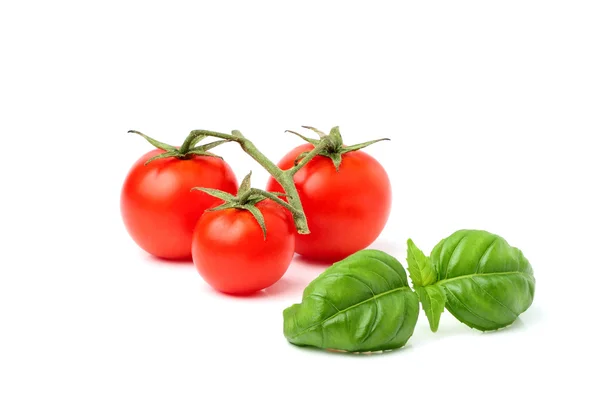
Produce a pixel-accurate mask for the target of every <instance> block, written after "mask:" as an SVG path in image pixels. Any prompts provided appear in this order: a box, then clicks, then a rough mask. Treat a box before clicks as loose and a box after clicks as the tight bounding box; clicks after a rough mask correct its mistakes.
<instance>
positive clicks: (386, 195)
mask: <svg viewBox="0 0 600 394" xmlns="http://www.w3.org/2000/svg"><path fill="white" fill-rule="evenodd" d="M312 149H313V145H311V144H305V145H301V146H299V147H297V148H295V149H293V150H292V151H291V152H289V153H288V154H287V155H285V156H284V157H283V158H282V159H281V161H280V162H279V163H278V166H279V167H280V168H281V169H288V168H291V167H292V166H294V160H295V159H296V158H297V157H298V155H300V154H301V153H303V152H308V151H310V150H312ZM294 183H295V184H296V188H297V189H298V194H299V195H300V201H301V202H302V207H303V208H304V213H305V214H306V219H307V222H308V227H309V229H310V234H305V235H302V234H296V252H297V253H299V254H301V255H303V256H305V257H308V258H310V259H316V260H322V261H330V262H333V261H337V260H341V259H343V258H345V257H347V256H349V255H351V254H352V253H355V252H357V251H359V250H361V249H364V248H366V247H367V246H369V245H370V244H371V243H372V242H373V241H375V239H376V238H377V237H378V236H379V234H380V233H381V231H382V230H383V228H384V226H385V224H386V222H387V219H388V216H389V214H390V209H391V202H392V191H391V185H390V180H389V178H388V176H387V173H386V172H385V170H384V168H383V167H382V166H381V164H379V162H378V161H377V160H375V159H374V158H373V157H372V156H370V155H368V154H367V153H364V152H362V151H353V152H348V153H344V154H343V156H342V163H341V165H340V167H339V171H336V169H335V166H334V164H333V162H332V160H331V159H330V158H328V157H324V156H316V157H315V158H314V159H312V160H311V161H310V162H309V163H308V164H307V165H306V166H305V167H303V168H302V169H301V170H300V171H298V172H297V173H296V174H295V175H294ZM267 190H268V191H276V192H283V188H282V187H281V185H279V183H278V182H277V181H276V180H275V179H273V178H270V179H269V182H268V184H267Z"/></svg>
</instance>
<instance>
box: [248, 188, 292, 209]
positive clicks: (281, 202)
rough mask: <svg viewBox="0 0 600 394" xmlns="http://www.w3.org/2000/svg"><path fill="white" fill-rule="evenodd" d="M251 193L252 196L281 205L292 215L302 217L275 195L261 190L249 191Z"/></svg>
mask: <svg viewBox="0 0 600 394" xmlns="http://www.w3.org/2000/svg"><path fill="white" fill-rule="evenodd" d="M251 193H252V194H255V195H256V194H259V195H261V196H263V197H266V198H268V199H269V200H272V201H274V202H276V203H277V204H279V205H281V206H282V207H284V208H285V209H287V210H288V211H290V212H291V213H292V215H302V214H303V213H302V212H300V211H298V210H297V209H296V208H294V207H293V206H291V205H290V204H288V203H287V202H285V201H283V200H282V199H281V198H279V197H277V195H275V194H273V193H271V192H268V191H266V190H262V189H254V188H252V189H251Z"/></svg>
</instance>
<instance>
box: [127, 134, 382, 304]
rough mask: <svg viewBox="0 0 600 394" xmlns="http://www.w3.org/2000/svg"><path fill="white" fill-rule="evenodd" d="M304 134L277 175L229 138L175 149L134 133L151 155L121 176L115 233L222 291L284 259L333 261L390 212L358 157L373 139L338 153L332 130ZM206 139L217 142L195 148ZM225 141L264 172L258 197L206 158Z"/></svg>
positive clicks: (256, 278)
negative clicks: (190, 266)
mask: <svg viewBox="0 0 600 394" xmlns="http://www.w3.org/2000/svg"><path fill="white" fill-rule="evenodd" d="M313 130H315V131H316V132H317V133H318V135H319V136H320V139H319V140H313V139H309V138H305V137H303V138H304V139H305V140H306V141H308V142H309V143H308V144H304V145H301V146H298V147H297V148H295V149H293V150H292V151H290V152H289V153H287V154H286V155H284V157H283V158H282V159H281V161H280V162H279V163H278V165H277V166H278V168H279V169H280V171H276V168H275V167H274V165H272V163H270V162H269V163H265V162H264V161H265V160H268V159H266V158H265V157H264V155H262V154H260V153H258V151H257V150H256V148H255V147H254V145H253V144H252V143H251V142H250V141H249V140H247V139H246V138H245V137H243V136H242V135H241V133H239V132H236V131H234V132H232V134H231V135H229V134H221V133H216V132H208V131H201V130H199V131H193V132H192V133H190V135H189V136H188V138H187V139H186V141H185V142H184V143H183V144H182V145H181V147H179V148H178V147H174V146H171V145H167V144H163V143H160V142H158V141H156V140H154V139H152V138H150V137H147V136H145V135H143V134H141V133H139V132H136V133H137V134H140V135H142V136H143V137H144V138H145V139H146V140H148V141H149V142H150V143H151V144H152V145H154V146H155V147H156V148H157V149H155V150H152V151H150V152H148V153H147V154H145V155H143V156H142V157H141V158H140V159H139V160H138V161H137V162H136V163H135V164H134V165H133V167H132V168H131V170H130V171H129V174H128V175H127V177H126V179H125V182H124V184H123V189H122V193H121V214H122V217H123V221H124V223H125V227H126V228H127V230H128V232H129V234H130V235H131V237H132V238H133V240H134V241H135V242H136V243H137V244H138V245H139V246H140V247H141V248H142V249H144V250H145V251H146V252H148V253H150V254H152V255H154V256H157V257H160V258H164V259H184V260H185V259H190V258H192V259H193V262H194V265H195V266H196V269H197V270H198V272H199V274H200V275H201V276H202V277H203V278H204V279H205V281H206V282H207V283H208V284H210V285H211V286H212V287H213V288H215V289H216V290H219V291H221V292H224V293H230V294H248V293H252V292H256V291H259V290H262V289H264V288H266V287H269V286H271V285H272V284H274V283H275V282H276V281H278V280H279V279H280V278H281V277H282V276H283V275H284V273H285V272H286V270H287V269H288V267H289V265H290V262H291V260H292V257H293V255H294V252H297V253H298V254H301V255H303V256H305V257H307V258H309V259H313V260H320V261H326V262H333V261H337V260H340V259H343V258H345V257H347V256H348V255H350V254H352V253H354V252H356V251H358V250H361V249H363V248H365V247H367V246H368V245H369V244H371V243H372V242H373V241H374V240H375V239H376V238H377V237H378V236H379V234H380V233H381V231H382V230H383V228H384V226H385V223H386V221H387V218H388V216H389V213H390V208H391V186H390V181H389V179H388V176H387V174H386V171H385V170H384V168H383V167H382V166H381V164H379V162H378V161H377V160H375V159H374V158H373V157H371V156H370V155H368V154H366V153H364V152H362V151H359V149H361V148H363V147H365V146H368V145H370V144H371V143H373V142H376V141H371V142H369V143H364V144H358V145H353V146H346V145H344V144H343V142H342V139H341V135H340V134H339V130H338V129H337V128H334V129H332V131H331V133H330V134H324V133H322V132H319V131H318V130H316V129H313ZM206 136H215V137H218V138H222V139H223V141H218V142H213V143H209V144H206V145H202V146H196V144H197V143H198V142H199V141H200V140H201V139H203V138H204V137H206ZM225 140H230V141H234V142H238V143H240V145H241V146H242V148H244V150H245V151H246V152H248V153H249V154H251V156H253V157H254V158H255V159H256V160H257V161H259V163H261V164H263V166H265V168H267V169H270V172H271V175H272V177H271V178H270V180H269V182H268V184H267V187H266V191H265V190H260V189H254V188H251V187H250V177H249V176H248V177H246V178H245V179H244V181H243V182H242V183H241V185H239V187H238V183H237V180H236V178H235V175H234V173H233V171H232V169H231V167H230V166H229V165H228V164H227V163H226V161H225V160H223V159H222V158H220V157H218V156H215V155H214V154H212V153H210V152H209V149H210V148H213V147H215V146H217V145H219V144H221V143H223V142H224V141H225ZM268 164H270V165H268ZM274 169H275V170H274ZM290 171H291V172H290ZM286 180H289V182H287V181H286ZM192 189H193V190H192Z"/></svg>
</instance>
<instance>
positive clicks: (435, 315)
mask: <svg viewBox="0 0 600 394" xmlns="http://www.w3.org/2000/svg"><path fill="white" fill-rule="evenodd" d="M415 291H416V292H417V295H418V296H419V300H420V301H421V305H423V310H424V311H425V315H427V320H429V328H431V331H433V332H436V331H437V330H438V327H439V325H440V317H441V316H442V312H444V306H445V305H446V293H445V292H444V289H443V288H442V287H441V286H438V285H430V286H425V287H415Z"/></svg>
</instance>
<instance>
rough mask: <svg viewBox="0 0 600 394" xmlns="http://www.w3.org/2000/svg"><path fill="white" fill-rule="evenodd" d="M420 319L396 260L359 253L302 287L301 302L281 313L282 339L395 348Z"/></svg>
mask: <svg viewBox="0 0 600 394" xmlns="http://www.w3.org/2000/svg"><path fill="white" fill-rule="evenodd" d="M418 315H419V301H418V297H417V295H416V294H415V293H414V292H413V291H412V290H411V289H410V287H409V286H408V280H407V278H406V272H405V271H404V268H402V265H400V263H399V262H398V260H396V259H395V258H393V257H392V256H390V255H388V254H387V253H384V252H380V251H376V250H363V251H360V252H357V253H355V254H353V255H351V256H349V257H347V258H346V259H344V260H342V261H340V262H337V263H335V264H334V265H332V266H331V267H329V268H328V269H327V270H325V271H324V272H323V273H322V274H321V275H319V276H318V277H317V278H316V279H315V280H314V281H313V282H311V283H310V284H309V285H308V286H307V287H306V289H305V290H304V294H303V296H302V303H301V304H295V305H292V306H291V307H289V308H287V309H286V310H285V311H284V312H283V318H284V335H285V337H286V338H287V339H288V341H289V342H291V343H293V344H295V345H299V346H314V347H318V348H324V349H335V350H345V351H349V352H371V351H380V350H389V349H396V348H399V347H402V346H404V345H405V344H406V342H407V341H408V339H409V338H410V337H411V336H412V334H413V331H414V329H415V325H416V323H417V318H418Z"/></svg>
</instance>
